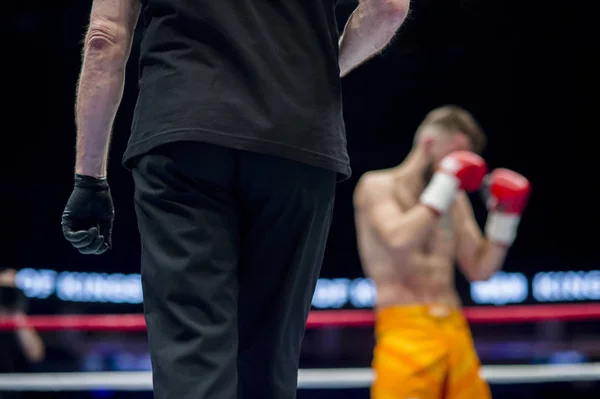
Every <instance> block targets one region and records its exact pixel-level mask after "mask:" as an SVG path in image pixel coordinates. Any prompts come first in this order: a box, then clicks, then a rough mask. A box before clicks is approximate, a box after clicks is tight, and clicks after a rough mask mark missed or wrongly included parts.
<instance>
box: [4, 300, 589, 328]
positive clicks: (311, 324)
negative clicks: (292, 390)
mask: <svg viewBox="0 0 600 399" xmlns="http://www.w3.org/2000/svg"><path fill="white" fill-rule="evenodd" d="M463 312H464V315H465V317H466V318H467V320H469V322H470V323H472V324H507V323H534V322H539V321H546V320H557V321H584V320H596V319H600V303H590V304H577V305H575V304H573V305H521V306H506V307H495V306H482V307H470V308H465V309H463ZM374 321H375V314H374V313H373V311H371V310H327V311H325V310H323V311H313V312H311V313H310V315H309V317H308V322H307V323H306V328H309V329H316V328H327V327H370V326H372V325H373V323H374ZM23 325H27V326H29V327H34V328H36V329H37V330H39V331H56V330H82V331H132V332H135V331H145V330H146V323H145V321H144V316H143V315H141V314H121V315H53V316H28V317H26V318H25V319H23V320H18V319H15V318H10V317H4V318H2V317H0V331H1V330H12V329H14V328H15V327H18V326H23Z"/></svg>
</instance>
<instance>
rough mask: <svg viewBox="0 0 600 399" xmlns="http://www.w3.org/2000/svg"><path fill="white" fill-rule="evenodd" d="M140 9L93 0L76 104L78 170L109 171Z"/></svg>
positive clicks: (116, 0) (129, 2)
mask: <svg viewBox="0 0 600 399" xmlns="http://www.w3.org/2000/svg"><path fill="white" fill-rule="evenodd" d="M139 13H140V1H139V0H94V2H93V4H92V11H91V14H90V25H89V28H88V30H87V33H86V35H85V40H84V45H83V64H82V67H81V74H80V77H79V84H78V87H77V102H76V106H75V116H76V124H77V157H76V165H75V173H77V174H80V175H86V176H92V177H97V178H99V177H105V176H106V168H107V159H108V149H109V142H110V135H111V129H112V124H113V121H114V119H115V116H116V113H117V109H118V108H119V104H120V102H121V98H122V96H123V88H124V84H125V66H126V64H127V60H128V58H129V53H130V51H131V44H132V40H133V32H134V30H135V25H136V24H137V20H138V17H139Z"/></svg>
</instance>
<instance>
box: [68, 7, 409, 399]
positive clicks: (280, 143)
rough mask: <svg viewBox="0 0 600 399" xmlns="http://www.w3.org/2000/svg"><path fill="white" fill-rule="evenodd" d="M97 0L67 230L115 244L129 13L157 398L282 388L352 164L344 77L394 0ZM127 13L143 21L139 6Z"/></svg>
mask: <svg viewBox="0 0 600 399" xmlns="http://www.w3.org/2000/svg"><path fill="white" fill-rule="evenodd" d="M335 2H336V1H335V0H285V1H284V0H252V1H251V0H218V1H216V0H142V1H140V0H94V1H93V5H92V10H91V15H90V25H89V28H88V31H87V34H86V36H85V41H84V45H83V46H84V48H83V64H82V69H81V76H80V80H79V85H78V91H77V104H76V125H77V157H76V167H75V187H74V190H73V193H72V194H71V197H70V198H69V201H68V203H67V205H66V208H65V210H64V213H63V217H62V226H63V234H64V236H65V238H66V239H67V240H68V241H69V242H71V244H72V245H73V246H74V247H76V248H77V249H78V250H79V251H80V252H81V253H84V254H101V253H103V252H104V251H106V250H108V249H110V248H111V230H112V222H113V216H114V211H113V206H112V200H111V195H110V190H109V185H108V183H107V179H106V171H107V168H106V165H107V157H108V149H109V141H110V134H111V126H112V124H113V120H114V118H115V114H116V112H117V109H118V106H119V103H120V101H121V96H122V92H123V86H124V82H125V76H124V75H125V65H126V63H127V59H128V57H129V53H130V49H131V43H132V36H133V32H134V28H135V26H136V24H137V23H138V19H139V23H140V24H142V27H143V39H142V42H141V56H140V60H139V68H140V78H139V97H138V100H137V105H136V108H135V113H134V118H133V124H132V132H131V137H130V139H129V144H128V147H127V150H126V152H125V154H124V159H123V161H124V164H125V166H126V167H128V168H129V169H130V170H131V171H132V173H133V178H134V182H135V198H134V201H135V207H136V213H137V218H138V225H139V231H140V235H141V242H142V258H141V260H142V284H143V290H144V313H145V318H146V324H147V329H148V338H149V344H150V352H151V357H152V365H153V381H154V397H155V398H156V399H204V398H210V399H213V398H214V399H234V398H239V399H288V398H294V397H295V396H296V386H297V372H298V358H299V353H300V345H301V341H302V336H303V333H304V327H305V322H306V318H307V316H308V312H309V309H310V302H311V298H312V295H313V290H314V287H315V283H316V280H317V277H318V275H319V270H320V267H321V262H322V259H323V253H324V249H325V243H326V240H327V235H328V231H329V226H330V222H331V216H332V210H333V203H334V194H335V184H336V181H337V180H340V179H344V178H346V177H347V176H349V175H350V166H349V159H348V155H347V153H346V138H345V130H344V122H343V119H342V100H341V82H340V77H341V76H344V75H345V74H347V73H349V72H350V71H351V70H353V69H354V68H356V67H357V66H358V65H360V64H361V63H363V62H364V61H365V60H367V59H369V58H371V57H372V56H374V55H375V54H377V53H378V52H379V51H381V50H382V49H383V48H384V47H385V46H386V45H387V43H388V42H389V41H390V39H391V38H392V37H393V35H394V34H395V32H396V30H397V29H398V28H399V27H400V25H401V24H402V21H403V20H404V18H405V17H406V14H407V12H408V0H363V1H361V2H360V3H359V5H358V7H357V8H356V10H355V11H354V13H353V14H352V16H351V17H350V19H349V21H348V23H347V25H346V27H345V30H344V32H343V34H342V36H341V37H338V30H337V25H336V20H335V14H334V7H335ZM140 16H141V18H140Z"/></svg>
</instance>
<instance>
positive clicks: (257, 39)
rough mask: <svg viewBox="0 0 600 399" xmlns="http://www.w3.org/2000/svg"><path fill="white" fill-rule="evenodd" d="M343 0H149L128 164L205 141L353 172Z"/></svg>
mask: <svg viewBox="0 0 600 399" xmlns="http://www.w3.org/2000/svg"><path fill="white" fill-rule="evenodd" d="M335 1H336V0H143V1H142V3H143V10H142V17H141V20H140V23H142V24H144V37H143V39H142V45H141V55H140V81H139V84H140V92H139V98H138V103H137V106H136V110H135V115H134V120H133V125H132V135H131V138H130V141H129V146H128V149H127V151H126V153H125V156H124V161H125V164H126V165H127V164H128V162H127V161H128V160H130V159H131V158H132V157H134V156H136V155H140V154H143V153H145V152H147V151H148V150H150V149H152V148H154V147H156V146H158V145H161V144H164V143H167V142H172V141H186V140H194V141H196V140H197V141H203V142H208V143H212V144H217V145H222V146H226V147H231V148H238V149H244V150H249V151H256V152H261V153H266V154H271V155H277V156H282V157H286V158H289V159H293V160H297V161H301V162H305V163H308V164H311V165H314V166H319V167H323V168H327V169H331V170H334V171H336V172H339V173H342V174H344V175H349V173H350V167H349V161H348V155H347V153H346V137H345V129H344V123H343V119H342V102H341V85H340V78H339V69H338V44H337V42H338V31H337V26H336V21H335V15H334V7H335Z"/></svg>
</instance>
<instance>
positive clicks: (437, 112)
mask: <svg viewBox="0 0 600 399" xmlns="http://www.w3.org/2000/svg"><path fill="white" fill-rule="evenodd" d="M485 143H486V138H485V134H484V133H483V130H482V129H481V127H480V126H479V124H478V123H477V121H476V120H475V118H473V116H472V115H471V114H470V113H469V112H468V111H466V110H465V109H463V108H461V107H458V106H456V105H446V106H444V107H440V108H436V109H434V110H433V111H431V112H429V113H428V114H427V116H426V117H425V119H424V120H423V122H421V125H420V126H419V128H418V129H417V134H416V135H415V147H416V148H417V149H418V150H419V151H420V153H421V154H423V156H425V158H426V159H427V161H428V162H429V165H428V168H427V171H426V176H425V178H426V179H427V180H429V178H431V176H432V175H433V171H434V170H435V169H436V168H437V166H438V164H439V162H440V161H441V160H442V158H444V157H445V156H446V155H448V154H450V153H451V152H453V151H461V150H468V151H473V152H475V153H478V154H480V153H481V152H482V151H483V148H484V147H485Z"/></svg>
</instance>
